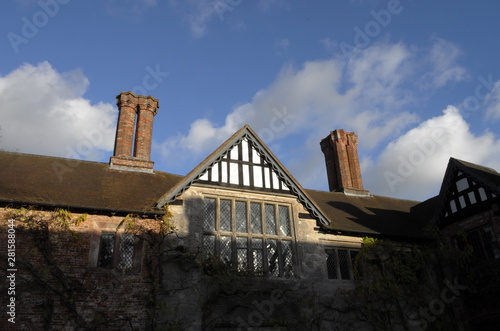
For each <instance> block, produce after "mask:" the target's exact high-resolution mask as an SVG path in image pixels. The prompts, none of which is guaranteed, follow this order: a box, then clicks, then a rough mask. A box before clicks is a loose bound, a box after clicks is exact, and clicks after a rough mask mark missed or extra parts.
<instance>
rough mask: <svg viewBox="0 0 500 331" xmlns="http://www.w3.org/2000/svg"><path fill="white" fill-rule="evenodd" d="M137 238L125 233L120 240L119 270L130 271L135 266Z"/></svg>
mask: <svg viewBox="0 0 500 331" xmlns="http://www.w3.org/2000/svg"><path fill="white" fill-rule="evenodd" d="M134 243H135V236H134V235H133V234H130V233H124V234H122V235H121V238H120V253H119V256H118V259H119V262H118V269H120V270H124V269H130V268H132V265H133V258H134Z"/></svg>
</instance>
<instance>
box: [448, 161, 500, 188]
mask: <svg viewBox="0 0 500 331" xmlns="http://www.w3.org/2000/svg"><path fill="white" fill-rule="evenodd" d="M453 166H455V167H457V168H458V169H460V170H462V172H465V173H467V174H469V175H470V177H472V178H474V179H475V180H476V181H477V182H479V183H481V185H482V186H484V187H487V188H489V189H490V190H491V191H492V192H495V193H496V194H500V173H498V172H497V171H496V170H495V169H492V168H487V167H483V166H480V165H477V164H474V163H470V162H466V161H463V160H459V159H455V158H450V161H449V163H448V167H453Z"/></svg>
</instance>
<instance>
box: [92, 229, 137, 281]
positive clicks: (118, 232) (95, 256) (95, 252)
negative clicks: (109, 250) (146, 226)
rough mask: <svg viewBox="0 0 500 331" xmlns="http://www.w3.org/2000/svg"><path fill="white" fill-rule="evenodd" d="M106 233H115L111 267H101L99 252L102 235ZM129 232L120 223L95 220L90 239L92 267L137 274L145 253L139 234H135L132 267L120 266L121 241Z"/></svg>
mask: <svg viewBox="0 0 500 331" xmlns="http://www.w3.org/2000/svg"><path fill="white" fill-rule="evenodd" d="M105 233H112V234H114V236H115V237H114V249H113V264H112V266H111V267H109V268H108V267H100V266H98V262H99V253H100V246H101V237H102V235H103V234H105ZM125 234H127V233H126V232H125V230H124V229H120V228H119V223H109V222H94V231H93V232H92V236H91V240H90V251H89V263H88V266H89V267H90V268H95V269H99V270H109V271H112V272H118V273H121V274H137V273H139V272H140V271H141V267H142V253H143V246H144V245H143V242H142V240H140V239H139V238H138V237H137V236H135V243H134V253H133V257H132V267H131V268H128V269H121V268H118V264H119V261H120V243H121V241H122V238H123V236H124V235H125Z"/></svg>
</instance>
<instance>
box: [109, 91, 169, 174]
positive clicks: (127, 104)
mask: <svg viewBox="0 0 500 331" xmlns="http://www.w3.org/2000/svg"><path fill="white" fill-rule="evenodd" d="M116 99H117V102H116V104H117V106H118V111H119V115H118V125H117V128H116V139H115V151H114V154H113V156H112V157H111V158H110V161H109V163H110V168H112V169H118V170H131V171H141V172H153V165H154V162H153V161H151V160H150V158H151V139H152V135H153V119H154V116H155V115H156V113H157V112H158V108H159V107H160V106H159V105H158V100H157V99H155V98H153V97H152V96H144V95H135V94H134V93H132V92H122V93H120V94H119V95H117V96H116Z"/></svg>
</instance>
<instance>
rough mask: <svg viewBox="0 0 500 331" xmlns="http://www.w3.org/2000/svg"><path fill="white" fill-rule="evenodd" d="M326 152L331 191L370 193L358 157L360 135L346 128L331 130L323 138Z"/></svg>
mask: <svg viewBox="0 0 500 331" xmlns="http://www.w3.org/2000/svg"><path fill="white" fill-rule="evenodd" d="M320 145H321V150H322V152H323V154H325V162H326V172H327V175H328V186H329V189H330V192H344V193H346V194H353V195H369V192H368V191H366V190H365V189H364V188H363V180H362V178H361V167H360V166H359V158H358V147H357V146H358V136H357V135H356V134H355V133H354V132H345V131H344V130H335V131H331V132H330V134H329V135H328V136H327V137H326V138H324V139H323V140H321V143H320Z"/></svg>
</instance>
